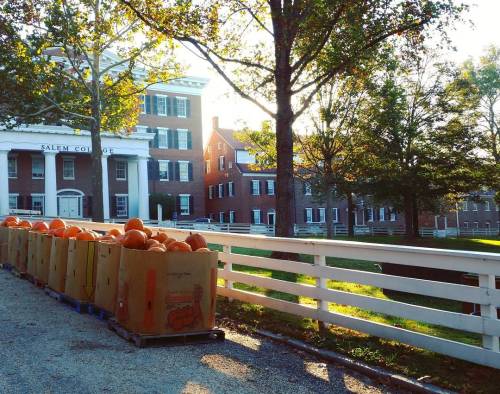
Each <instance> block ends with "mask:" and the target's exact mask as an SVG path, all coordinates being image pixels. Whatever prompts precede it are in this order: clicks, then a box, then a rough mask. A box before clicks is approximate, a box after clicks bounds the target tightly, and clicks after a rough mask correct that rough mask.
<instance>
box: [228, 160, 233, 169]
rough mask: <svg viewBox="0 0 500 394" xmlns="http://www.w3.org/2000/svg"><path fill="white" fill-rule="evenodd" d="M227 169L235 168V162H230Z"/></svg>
mask: <svg viewBox="0 0 500 394" xmlns="http://www.w3.org/2000/svg"><path fill="white" fill-rule="evenodd" d="M227 168H229V169H231V168H233V162H232V161H230V162H229V163H227Z"/></svg>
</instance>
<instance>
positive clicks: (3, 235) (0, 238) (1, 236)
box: [0, 227, 9, 244]
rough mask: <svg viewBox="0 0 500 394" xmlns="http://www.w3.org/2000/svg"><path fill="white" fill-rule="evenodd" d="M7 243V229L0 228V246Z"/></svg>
mask: <svg viewBox="0 0 500 394" xmlns="http://www.w3.org/2000/svg"><path fill="white" fill-rule="evenodd" d="M8 242H9V228H8V227H0V244H6V243H8Z"/></svg>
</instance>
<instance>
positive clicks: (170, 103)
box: [167, 97, 172, 116]
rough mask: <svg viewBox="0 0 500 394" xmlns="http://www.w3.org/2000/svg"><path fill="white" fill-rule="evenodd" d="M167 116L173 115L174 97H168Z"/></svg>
mask: <svg viewBox="0 0 500 394" xmlns="http://www.w3.org/2000/svg"><path fill="white" fill-rule="evenodd" d="M167 116H172V99H171V98H170V97H167Z"/></svg>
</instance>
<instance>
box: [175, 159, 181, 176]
mask: <svg viewBox="0 0 500 394" xmlns="http://www.w3.org/2000/svg"><path fill="white" fill-rule="evenodd" d="M175 180H176V181H180V180H181V174H180V170H179V162H178V161H176V162H175Z"/></svg>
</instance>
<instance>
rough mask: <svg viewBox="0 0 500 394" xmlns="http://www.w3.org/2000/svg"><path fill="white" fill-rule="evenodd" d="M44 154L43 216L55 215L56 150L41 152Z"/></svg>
mask: <svg viewBox="0 0 500 394" xmlns="http://www.w3.org/2000/svg"><path fill="white" fill-rule="evenodd" d="M43 154H44V155H45V212H44V214H45V216H54V217H55V216H57V176H56V155H57V152H43Z"/></svg>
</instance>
